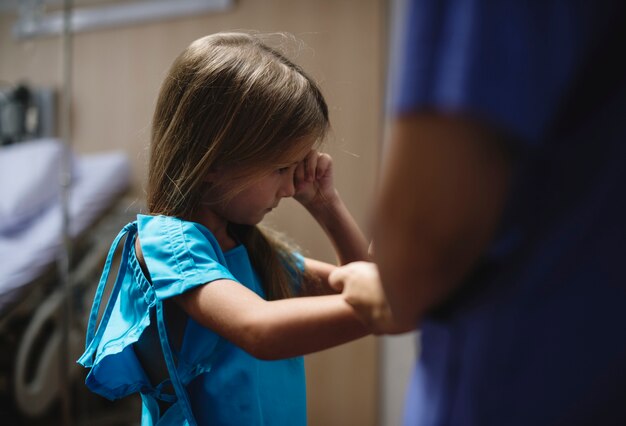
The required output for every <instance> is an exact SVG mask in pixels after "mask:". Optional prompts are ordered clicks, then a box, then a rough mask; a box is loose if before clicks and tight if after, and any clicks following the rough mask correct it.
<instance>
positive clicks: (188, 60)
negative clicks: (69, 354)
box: [79, 33, 370, 426]
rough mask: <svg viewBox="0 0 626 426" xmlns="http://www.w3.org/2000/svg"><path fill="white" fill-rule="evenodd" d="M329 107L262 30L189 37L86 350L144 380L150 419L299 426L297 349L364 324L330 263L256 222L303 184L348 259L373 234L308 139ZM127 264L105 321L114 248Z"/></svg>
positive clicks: (90, 382)
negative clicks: (137, 211) (333, 283)
mask: <svg viewBox="0 0 626 426" xmlns="http://www.w3.org/2000/svg"><path fill="white" fill-rule="evenodd" d="M328 126H329V124H328V109H327V106H326V103H325V101H324V99H323V97H322V94H321V92H320V90H319V88H318V87H317V85H316V84H315V83H314V82H313V81H312V80H311V78H309V76H307V75H306V74H305V73H304V72H303V71H302V69H300V68H299V67H298V66H297V65H295V64H293V63H292V62H290V61H289V60H288V59H286V58H285V57H284V56H283V55H281V54H280V53H278V52H277V51H275V50H273V49H271V48H269V47H267V46H266V45H264V44H263V43H262V42H261V41H260V40H259V39H258V38H257V37H254V36H251V35H247V34H239V33H225V34H215V35H211V36H207V37H204V38H201V39H199V40H196V41H195V42H193V43H192V44H191V45H190V46H189V47H188V48H187V49H186V50H185V51H184V52H183V53H182V54H181V55H180V56H179V57H178V58H177V60H176V61H175V62H174V64H173V66H172V68H171V70H170V73H169V75H168V77H167V78H166V80H165V82H164V84H163V87H162V88H161V92H160V95H159V99H158V102H157V107H156V111H155V115H154V122H153V130H152V143H151V155H150V165H149V180H148V194H147V198H148V209H149V215H138V217H137V220H136V221H135V222H132V223H130V224H128V225H127V226H126V227H125V228H124V229H123V230H122V231H121V232H120V234H119V236H118V237H117V239H116V240H115V241H114V243H113V247H112V248H111V251H110V253H109V256H108V258H107V261H106V263H105V268H104V272H103V275H102V278H101V281H100V284H99V286H98V289H97V291H96V295H95V299H94V304H93V307H92V312H91V317H90V322H89V326H88V330H87V345H86V351H85V353H84V354H83V356H82V357H81V358H80V359H79V363H81V364H82V365H84V366H85V367H89V368H91V370H90V372H89V374H88V376H87V380H86V383H87V386H88V387H89V388H90V389H92V390H93V391H94V392H97V393H99V394H101V395H103V396H105V397H107V398H109V399H116V398H120V397H123V396H126V395H129V394H132V393H135V392H139V393H140V394H141V397H142V402H143V412H142V417H143V418H142V424H146V425H156V424H159V425H165V424H172V425H174V424H175V425H181V424H190V425H194V424H205V425H208V424H211V425H227V424H228V425H231V424H232V425H272V426H275V425H303V424H305V423H306V406H305V383H304V365H303V359H302V357H301V355H303V354H307V353H311V352H315V351H319V350H322V349H326V348H329V347H331V346H335V345H339V344H342V343H345V342H348V341H350V340H353V339H356V338H359V337H362V336H364V335H366V334H368V333H369V332H370V330H368V329H367V328H366V326H365V325H364V324H363V323H361V322H360V321H359V320H358V318H357V316H356V315H355V313H354V311H353V310H352V308H351V307H350V306H349V305H348V304H347V303H346V302H345V301H344V300H343V298H342V296H341V295H339V294H334V292H333V291H332V289H331V288H330V287H329V285H328V280H327V278H328V275H329V274H330V272H332V270H333V269H334V266H332V265H329V264H325V263H322V262H318V261H314V260H310V259H305V258H303V257H302V256H300V255H298V254H294V253H292V251H291V250H290V249H289V248H288V247H286V246H285V245H284V244H282V243H281V242H280V241H278V240H277V239H275V238H274V237H272V236H271V235H270V234H268V233H266V232H265V231H263V230H261V228H260V227H259V226H258V224H259V222H261V220H262V219H263V217H264V216H265V215H266V214H267V213H268V212H270V211H271V210H272V209H273V208H275V207H277V205H278V203H279V202H280V200H281V199H282V198H284V197H294V198H295V199H296V200H298V201H299V202H300V203H301V204H302V205H303V206H304V207H305V208H306V209H307V210H308V211H309V212H310V214H311V215H312V216H313V217H314V218H315V219H316V220H317V222H318V223H319V224H320V225H321V227H322V228H323V229H324V231H325V232H326V233H327V234H328V236H329V238H330V239H331V241H332V243H333V245H334V247H335V249H336V251H337V255H338V258H339V262H340V263H341V264H344V263H347V262H351V261H355V260H362V259H367V257H368V255H367V243H366V240H365V238H364V237H363V235H362V233H361V232H360V230H359V228H358V227H357V226H356V224H355V222H354V220H353V219H352V217H351V215H350V214H349V213H348V211H347V210H346V207H345V206H344V204H343V202H342V201H341V199H340V198H339V196H338V194H337V192H336V191H335V189H334V186H333V178H332V160H331V158H330V157H329V156H328V155H326V154H320V153H318V152H317V151H316V150H315V147H316V146H317V144H318V143H319V142H320V141H321V140H322V139H323V137H324V136H325V133H326V131H327V128H328ZM124 236H125V237H126V239H125V243H124V249H123V251H122V259H121V265H120V268H119V271H118V274H117V279H116V281H115V284H114V286H113V290H112V292H111V296H110V298H109V302H108V303H107V307H106V309H105V310H104V313H103V315H102V320H101V322H100V326H99V327H98V328H97V330H96V322H97V318H98V311H99V308H100V301H101V299H102V296H103V292H104V287H105V285H106V282H107V279H108V274H109V269H110V267H111V262H112V258H113V253H114V251H115V249H116V247H117V245H118V243H119V242H120V240H121V239H122V238H123V237H124Z"/></svg>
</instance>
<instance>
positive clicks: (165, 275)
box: [137, 215, 234, 296]
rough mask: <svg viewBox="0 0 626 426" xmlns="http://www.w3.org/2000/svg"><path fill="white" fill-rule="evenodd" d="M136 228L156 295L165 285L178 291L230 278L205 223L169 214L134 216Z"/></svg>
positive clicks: (219, 251) (222, 255) (224, 262)
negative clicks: (135, 217)
mask: <svg viewBox="0 0 626 426" xmlns="http://www.w3.org/2000/svg"><path fill="white" fill-rule="evenodd" d="M137 229H138V238H139V245H140V247H141V251H142V254H143V258H144V262H145V265H146V266H147V269H148V270H149V271H150V275H151V278H152V282H153V285H154V287H155V290H156V291H157V295H159V293H160V292H161V291H164V289H165V288H168V289H170V288H175V289H176V290H177V292H178V291H180V290H184V289H187V288H189V287H193V286H196V285H199V284H204V283H207V282H210V281H213V280H215V279H234V278H233V276H232V274H231V273H230V272H229V271H228V266H227V263H226V259H225V257H224V253H223V252H222V250H221V249H220V246H219V244H218V243H217V240H216V239H215V237H214V236H213V234H212V233H211V232H210V231H209V230H208V229H207V228H206V227H205V226H203V225H201V224H198V223H195V222H190V221H186V220H182V219H179V218H176V217H171V216H162V215H160V216H149V215H138V216H137ZM169 292H170V290H167V293H168V294H169ZM164 296H165V295H164Z"/></svg>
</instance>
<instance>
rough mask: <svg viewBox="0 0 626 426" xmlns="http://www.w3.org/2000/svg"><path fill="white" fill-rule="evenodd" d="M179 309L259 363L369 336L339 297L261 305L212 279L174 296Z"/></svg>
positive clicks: (230, 284) (262, 302) (251, 295)
mask: <svg viewBox="0 0 626 426" xmlns="http://www.w3.org/2000/svg"><path fill="white" fill-rule="evenodd" d="M176 301H177V302H178V303H179V304H180V305H181V307H182V308H183V310H185V311H186V312H187V314H189V316H191V317H192V318H193V319H194V320H195V321H196V322H198V323H199V324H201V325H203V326H205V327H207V328H209V329H211V330H213V331H214V332H216V333H218V334H220V335H221V336H223V337H224V338H226V339H228V340H230V341H231V342H232V343H234V344H235V345H237V346H239V347H241V348H242V349H244V350H245V351H246V352H248V353H250V354H251V355H253V356H255V357H257V358H260V359H267V360H271V359H283V358H290V357H294V356H300V355H305V354H309V353H312V352H316V351H320V350H323V349H327V348H330V347H333V346H337V345H340V344H342V343H346V342H349V341H352V340H354V339H358V338H360V337H363V336H365V335H367V334H369V333H371V331H370V329H369V328H367V327H366V326H365V325H364V323H363V322H361V321H360V320H359V319H358V317H357V315H356V313H355V311H354V309H352V307H351V306H350V305H349V304H348V303H346V301H345V300H344V298H343V296H342V295H327V296H317V297H298V298H290V299H283V300H275V301H270V302H268V301H266V300H264V299H262V298H261V297H259V296H258V295H257V294H256V293H254V292H252V291H251V290H249V289H248V288H246V287H245V286H243V285H241V284H239V283H237V282H234V281H230V280H217V281H213V282H211V283H209V284H206V285H203V286H200V287H198V288H196V289H194V290H191V291H188V292H186V293H184V294H182V295H180V296H177V297H176Z"/></svg>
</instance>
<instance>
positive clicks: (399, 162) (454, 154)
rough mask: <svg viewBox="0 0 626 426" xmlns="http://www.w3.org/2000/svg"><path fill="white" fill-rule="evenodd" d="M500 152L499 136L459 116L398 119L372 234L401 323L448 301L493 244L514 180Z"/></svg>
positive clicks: (419, 115)
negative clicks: (491, 241) (486, 249)
mask: <svg viewBox="0 0 626 426" xmlns="http://www.w3.org/2000/svg"><path fill="white" fill-rule="evenodd" d="M503 147H504V144H503V141H502V139H501V135H500V134H499V133H498V132H496V131H495V130H493V129H490V128H488V127H487V126H485V125H482V124H481V123H478V122H476V121H473V120H471V119H468V118H464V117H460V116H456V115H443V114H436V113H427V112H420V113H410V114H406V115H402V116H399V117H397V118H395V119H394V120H393V122H392V124H391V131H390V138H389V143H388V146H387V148H388V150H387V152H386V161H385V163H384V167H383V172H382V177H381V184H380V185H381V187H380V191H379V196H378V199H377V201H376V204H375V211H374V225H373V235H374V241H375V253H374V258H375V261H376V263H377V264H378V268H379V271H380V276H381V280H382V285H383V288H384V291H385V295H386V297H387V300H388V303H389V306H390V308H391V311H392V313H393V316H394V319H395V321H397V322H398V323H399V324H403V325H409V324H412V325H417V324H418V323H419V321H420V319H421V318H422V317H423V315H424V314H425V313H427V312H428V311H429V310H431V309H433V308H435V307H436V306H438V305H439V304H441V303H442V302H444V301H445V300H447V299H448V298H450V297H451V295H452V294H453V293H454V292H455V291H457V290H458V289H459V287H460V286H461V283H462V282H463V278H464V277H465V276H466V275H467V274H468V272H469V271H470V270H471V268H472V267H473V265H474V264H475V262H476V260H477V259H478V258H479V257H480V256H481V254H482V253H483V252H484V250H485V248H486V246H487V245H488V243H489V242H490V240H491V239H492V237H493V235H494V232H495V230H496V228H497V226H498V223H499V219H500V216H501V213H502V210H503V207H504V204H505V200H506V195H507V190H508V187H509V179H510V164H509V160H508V158H507V154H506V152H505V150H504V149H503Z"/></svg>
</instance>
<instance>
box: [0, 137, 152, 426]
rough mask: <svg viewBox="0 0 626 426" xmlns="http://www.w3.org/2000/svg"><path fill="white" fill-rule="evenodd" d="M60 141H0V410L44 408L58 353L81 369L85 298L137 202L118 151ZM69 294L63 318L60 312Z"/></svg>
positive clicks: (52, 392) (53, 393) (57, 383)
mask: <svg viewBox="0 0 626 426" xmlns="http://www.w3.org/2000/svg"><path fill="white" fill-rule="evenodd" d="M65 149H66V148H64V147H63V145H62V144H61V143H60V142H59V141H58V140H54V139H44V140H34V141H29V142H21V143H18V144H14V145H9V146H4V147H0V348H1V350H0V401H3V403H2V405H1V406H0V414H2V415H3V418H5V419H6V418H7V417H6V416H7V415H8V416H9V417H10V416H12V415H13V416H16V417H20V418H21V417H22V416H23V417H24V418H37V417H38V416H42V415H44V414H45V413H46V412H49V411H50V409H51V407H52V406H53V405H54V404H55V403H57V402H58V401H57V400H58V395H59V392H60V390H61V379H62V377H60V376H61V372H60V369H59V368H57V366H58V365H60V362H61V356H63V354H67V353H68V352H69V355H70V356H69V359H68V364H69V365H68V367H67V372H68V376H69V377H70V379H73V380H76V381H78V379H82V378H81V377H79V376H80V375H81V374H82V372H81V370H80V369H77V368H76V366H75V365H74V362H73V361H72V360H75V359H76V358H78V356H79V355H80V353H81V352H82V350H83V345H84V342H83V339H84V337H83V336H84V328H85V324H84V323H85V319H86V313H85V311H86V310H88V307H89V305H90V300H89V298H90V297H91V295H92V294H93V291H94V289H95V285H96V283H97V281H98V277H99V274H100V269H101V267H102V263H103V260H104V258H105V256H106V253H107V251H108V248H109V245H110V243H111V239H112V238H113V236H114V235H115V234H116V233H117V232H118V230H119V229H120V228H121V227H122V226H123V225H124V224H126V223H128V222H130V221H132V220H133V218H134V216H135V215H136V213H137V212H138V211H139V210H140V206H139V204H138V203H137V202H136V201H133V200H132V199H130V198H128V196H127V195H126V192H127V190H128V187H129V183H130V167H129V163H128V159H127V157H126V155H125V154H123V153H121V152H105V153H97V154H86V155H74V154H70V155H68V156H67V157H64V155H65V154H64V153H65V152H67V151H65ZM64 158H65V159H67V158H69V159H70V161H64ZM64 166H69V167H68V169H69V172H70V173H69V174H68V176H69V177H70V179H69V197H68V198H67V201H68V204H67V209H66V210H64V209H63V208H62V204H61V200H62V199H63V198H62V197H61V191H60V184H59V181H60V176H61V168H62V167H64ZM64 211H65V212H67V218H68V221H67V223H68V224H69V226H68V234H69V235H67V237H69V238H68V240H67V241H70V244H69V247H71V250H70V251H69V252H70V256H69V258H66V259H68V261H69V262H68V263H69V280H68V282H69V286H70V287H69V292H68V291H66V290H64V289H63V286H62V284H61V282H60V281H61V280H60V277H61V276H62V275H61V274H60V273H59V268H58V266H57V265H58V264H59V262H58V259H59V258H60V257H61V256H62V254H63V253H64V250H65V247H66V244H64V241H66V240H65V238H64V235H63V226H62V224H63V217H64ZM65 289H67V287H65ZM68 294H69V295H70V297H71V311H72V312H73V313H72V315H71V316H70V318H71V322H70V324H69V325H67V324H64V323H63V320H62V318H63V315H62V312H63V309H64V307H65V306H67V305H65V300H66V298H67V295H68ZM64 326H66V328H65V329H64V328H63V327H64ZM64 330H67V334H65V336H66V337H67V339H66V340H64V339H63V336H64V334H63V332H64ZM64 341H65V342H67V343H69V344H68V345H67V346H68V347H67V348H65V346H62V345H63V342H64ZM81 381H82V380H81Z"/></svg>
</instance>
